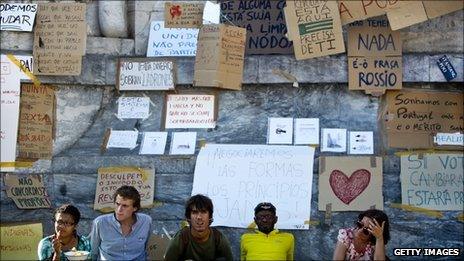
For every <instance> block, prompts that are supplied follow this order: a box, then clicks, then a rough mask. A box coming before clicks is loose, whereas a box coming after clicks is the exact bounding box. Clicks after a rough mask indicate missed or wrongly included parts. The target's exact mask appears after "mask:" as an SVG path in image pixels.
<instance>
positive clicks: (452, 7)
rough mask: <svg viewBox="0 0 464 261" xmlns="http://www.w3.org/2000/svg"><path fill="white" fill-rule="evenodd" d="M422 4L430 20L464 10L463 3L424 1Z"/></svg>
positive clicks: (442, 0)
mask: <svg viewBox="0 0 464 261" xmlns="http://www.w3.org/2000/svg"><path fill="white" fill-rule="evenodd" d="M422 3H423V4H424V8H425V12H426V13H427V17H428V18H429V19H432V18H435V17H439V16H442V15H445V14H448V13H451V12H455V11H457V10H461V9H463V8H464V2H463V1H444V0H436V1H431V0H427V1H422Z"/></svg>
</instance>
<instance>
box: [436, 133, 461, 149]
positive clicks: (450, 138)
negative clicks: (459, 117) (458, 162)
mask: <svg viewBox="0 0 464 261" xmlns="http://www.w3.org/2000/svg"><path fill="white" fill-rule="evenodd" d="M434 142H435V143H436V144H438V145H454V146H464V134H463V133H459V132H458V133H437V135H436V136H435V137H434Z"/></svg>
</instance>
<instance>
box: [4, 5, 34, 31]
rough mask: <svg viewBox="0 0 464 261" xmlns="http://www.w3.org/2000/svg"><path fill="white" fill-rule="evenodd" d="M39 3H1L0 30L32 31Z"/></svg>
mask: <svg viewBox="0 0 464 261" xmlns="http://www.w3.org/2000/svg"><path fill="white" fill-rule="evenodd" d="M36 13H37V4H19V3H0V17H1V19H0V30H5V31H25V32H31V31H32V26H33V25H34V20H35V14H36Z"/></svg>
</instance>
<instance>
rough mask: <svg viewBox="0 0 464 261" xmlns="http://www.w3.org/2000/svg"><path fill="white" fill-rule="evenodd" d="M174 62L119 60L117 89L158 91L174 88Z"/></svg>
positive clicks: (162, 60)
mask: <svg viewBox="0 0 464 261" xmlns="http://www.w3.org/2000/svg"><path fill="white" fill-rule="evenodd" d="M174 67H175V66H174V62H173V61H171V60H166V59H159V58H120V59H119V67H118V79H117V82H116V84H117V88H118V89H119V90H120V91H135V90H144V91H159V90H172V89H174V87H175V77H174V75H175V73H174V71H175V70H174Z"/></svg>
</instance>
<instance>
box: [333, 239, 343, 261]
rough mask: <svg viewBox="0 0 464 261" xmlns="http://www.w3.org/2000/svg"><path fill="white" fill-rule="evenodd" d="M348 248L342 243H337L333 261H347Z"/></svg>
mask: <svg viewBox="0 0 464 261" xmlns="http://www.w3.org/2000/svg"><path fill="white" fill-rule="evenodd" d="M346 250H347V248H346V246H345V245H344V244H343V243H342V242H340V241H337V246H336V247H335V250H334V253H333V257H332V259H333V260H345V253H346Z"/></svg>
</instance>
